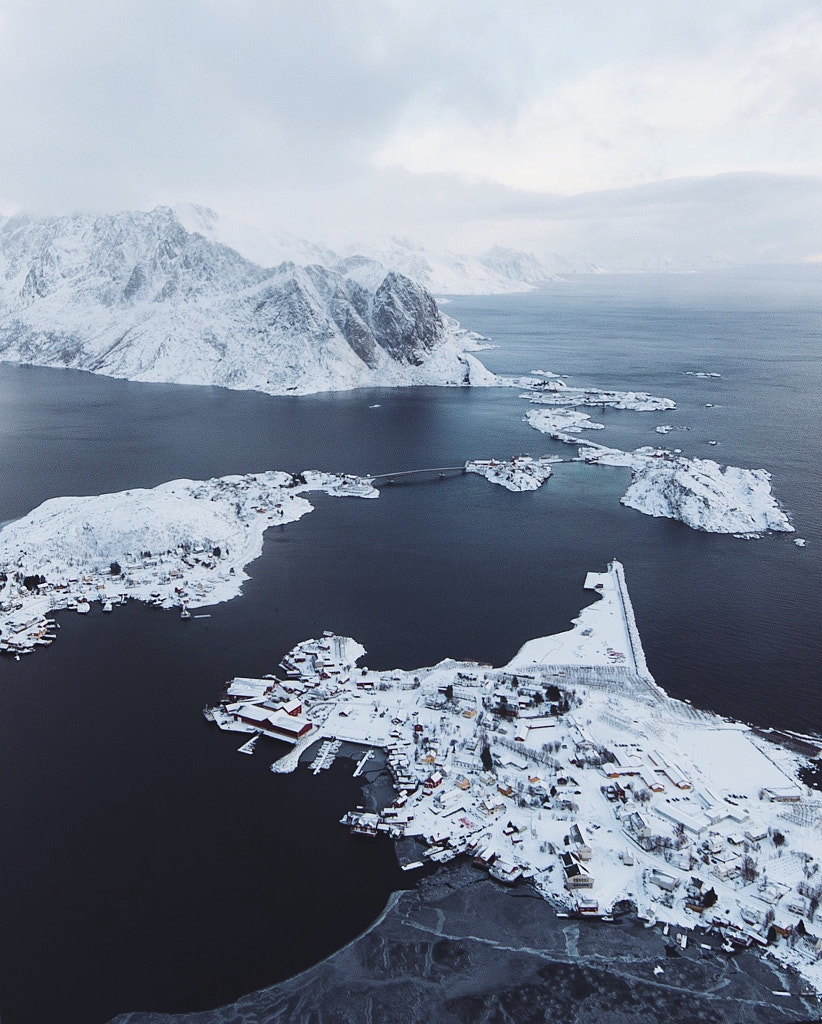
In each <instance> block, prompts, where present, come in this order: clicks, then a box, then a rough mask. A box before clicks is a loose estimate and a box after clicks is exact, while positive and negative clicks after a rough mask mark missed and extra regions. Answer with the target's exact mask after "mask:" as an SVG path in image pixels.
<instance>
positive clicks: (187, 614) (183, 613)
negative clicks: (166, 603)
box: [180, 605, 191, 619]
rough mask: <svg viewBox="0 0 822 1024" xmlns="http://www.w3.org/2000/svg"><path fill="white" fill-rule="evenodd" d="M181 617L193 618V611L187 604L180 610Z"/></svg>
mask: <svg viewBox="0 0 822 1024" xmlns="http://www.w3.org/2000/svg"><path fill="white" fill-rule="evenodd" d="M180 618H181V619H190V618H191V612H190V611H189V610H188V608H186V606H185V605H183V609H182V611H181V612H180Z"/></svg>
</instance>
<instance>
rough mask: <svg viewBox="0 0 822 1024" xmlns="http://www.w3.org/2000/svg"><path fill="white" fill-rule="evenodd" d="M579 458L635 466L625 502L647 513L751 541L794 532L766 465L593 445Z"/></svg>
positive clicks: (630, 506)
mask: <svg viewBox="0 0 822 1024" xmlns="http://www.w3.org/2000/svg"><path fill="white" fill-rule="evenodd" d="M579 456H580V458H581V459H582V460H584V461H585V462H588V463H592V464H596V465H606V466H629V467H630V469H631V484H630V486H629V488H628V490H627V491H626V492H625V494H624V495H623V496H622V498H621V499H620V501H621V502H622V504H623V505H625V506H627V507H628V508H633V509H636V510H637V511H639V512H643V513H644V514H645V515H649V516H664V517H666V518H668V519H677V520H679V521H680V522H683V523H685V524H686V525H687V526H690V527H691V528H692V529H694V530H703V531H705V532H707V533H728V534H733V535H734V536H735V537H743V538H746V539H752V538H755V537H762V536H764V535H765V534H766V533H771V532H774V533H793V532H794V527H793V525H792V524H791V521H790V518H789V517H788V515H787V513H786V512H785V511H784V510H783V509H782V508H781V507H780V505H779V502H778V501H777V500H776V498H775V497H774V495H773V492H772V490H771V474H770V473H769V472H768V471H767V470H765V469H740V468H739V467H737V466H726V467H725V468H724V469H723V468H722V467H721V466H720V465H719V464H718V463H716V462H713V461H712V460H711V459H688V458H686V457H685V456H684V455H681V454H679V453H677V452H670V451H667V450H665V449H660V448H638V449H637V450H636V451H633V452H623V451H620V450H619V449H617V448H606V447H604V446H602V445H593V444H591V443H586V444H585V445H581V446H580V448H579Z"/></svg>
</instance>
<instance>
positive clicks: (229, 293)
mask: <svg viewBox="0 0 822 1024" xmlns="http://www.w3.org/2000/svg"><path fill="white" fill-rule="evenodd" d="M215 217H216V215H214V214H213V213H212V212H211V211H208V210H205V209H200V208H196V209H195V208H192V209H190V210H188V215H187V217H186V220H187V223H188V224H189V226H195V225H196V224H199V225H200V226H202V227H203V230H204V231H205V232H209V233H211V234H212V235H213V233H214V222H215ZM340 269H341V270H343V272H342V273H341V272H339V271H338V270H333V269H328V268H326V267H323V266H319V265H317V264H311V265H308V266H305V265H300V264H299V263H298V262H296V261H294V262H284V263H281V264H280V265H279V266H277V267H274V268H273V269H266V268H263V267H261V266H258V265H257V264H255V263H252V262H251V261H250V260H247V259H246V258H244V257H243V256H241V255H240V254H239V253H238V252H236V251H235V250H234V249H232V248H230V247H228V246H226V245H223V244H222V243H220V242H217V241H215V240H213V238H210V237H207V235H206V234H205V233H201V232H199V231H190V230H188V228H187V227H186V226H184V224H183V223H182V222H181V219H180V216H179V215H178V213H176V212H175V211H173V210H171V209H169V208H168V207H158V208H157V209H155V210H153V211H151V212H150V213H121V214H116V215H113V216H104V217H79V216H78V217H62V218H48V219H42V220H37V219H32V218H25V217H17V218H11V219H10V220H8V221H6V222H4V223H2V224H0V358H2V359H6V360H15V361H20V362H27V363H34V364H39V365H46V366H67V367H72V368H76V369H84V370H91V371H93V372H96V373H104V374H108V375H110V376H116V377H126V378H129V379H133V380H145V381H164V382H172V383H189V384H218V385H222V386H225V387H233V388H253V389H257V390H263V391H268V392H271V393H283V392H286V391H298V392H311V391H320V390H338V389H341V388H351V387H358V386H365V385H380V384H414V383H428V384H437V383H464V382H466V380H467V379H470V373H469V372H468V371H469V370H470V365H469V364H468V363H467V362H466V360H465V358H464V357H463V354H462V353H463V350H464V349H465V348H466V347H469V346H468V343H467V339H466V337H465V336H464V335H462V334H461V332H459V330H458V328H457V326H456V325H455V324H453V323H452V322H450V321H449V322H446V321H445V320H444V319H443V317H442V316H441V315H440V313H439V310H438V309H437V306H436V303H435V301H434V300H433V298H432V297H431V296H430V295H429V294H428V293H427V292H426V291H425V290H424V289H423V288H422V287H420V285H418V284H416V283H415V282H413V281H411V280H409V279H408V278H406V277H404V276H403V275H402V274H400V273H397V272H387V273H386V272H384V271H382V269H381V268H380V267H379V266H378V265H376V264H373V263H371V262H369V261H362V262H361V263H359V264H358V263H356V261H355V262H354V263H352V265H351V268H350V269H351V273H350V274H348V273H346V272H345V268H340Z"/></svg>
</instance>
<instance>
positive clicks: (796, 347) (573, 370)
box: [0, 268, 822, 1024]
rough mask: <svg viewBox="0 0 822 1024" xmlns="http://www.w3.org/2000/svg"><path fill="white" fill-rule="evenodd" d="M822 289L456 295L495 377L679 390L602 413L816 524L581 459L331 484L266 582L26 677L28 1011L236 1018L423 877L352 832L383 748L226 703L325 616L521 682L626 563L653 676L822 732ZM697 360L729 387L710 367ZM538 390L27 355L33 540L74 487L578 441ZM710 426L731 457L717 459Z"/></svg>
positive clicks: (13, 900)
mask: <svg viewBox="0 0 822 1024" xmlns="http://www.w3.org/2000/svg"><path fill="white" fill-rule="evenodd" d="M819 281H820V275H819V274H818V273H814V270H813V268H809V269H807V270H805V271H801V272H792V273H790V274H787V275H786V274H785V273H784V272H781V273H779V274H777V272H771V271H767V270H763V271H759V272H758V274H757V275H752V276H749V277H747V278H743V277H740V276H733V277H731V276H729V275H722V274H714V275H688V276H684V275H683V276H680V275H678V276H670V275H668V276H665V277H659V278H649V277H643V278H615V279H611V278H586V279H579V280H577V281H573V282H571V283H567V282H564V283H557V285H556V286H554V287H552V288H550V289H548V290H547V291H545V292H541V293H539V294H532V295H525V296H511V297H504V298H496V297H495V298H493V299H487V298H470V299H468V298H466V299H460V300H454V301H452V302H451V303H450V304H449V305H447V306H446V307H445V309H446V311H447V312H449V313H450V314H452V315H455V316H457V317H458V319H460V320H461V321H462V322H463V324H464V325H465V326H466V327H469V328H472V329H475V330H478V331H480V332H482V333H484V334H487V335H489V336H490V337H491V338H492V340H493V343H494V344H496V345H497V346H498V347H497V348H496V349H494V350H491V351H488V352H486V353H484V355H483V358H484V360H485V361H486V363H487V364H488V365H489V366H490V367H491V368H492V369H495V370H499V371H501V372H505V373H516V374H520V373H527V372H528V371H529V370H531V369H534V368H539V369H545V370H551V371H554V372H560V373H566V374H568V375H569V382H570V383H572V384H580V385H596V386H601V387H614V388H620V389H625V390H627V389H637V390H645V391H649V392H651V393H653V394H657V395H664V396H667V397H671V398H674V399H675V400H676V401H677V403H678V408H677V410H676V411H675V412H672V413H662V414H652V413H631V412H619V411H615V410H606V411H604V412H602V413H600V412H599V411H598V410H592V413H593V414H594V418H595V419H598V420H600V421H601V422H604V423H605V424H606V428H607V429H606V430H604V431H599V432H597V433H596V434H595V435H592V436H593V438H594V439H595V440H597V441H600V442H603V443H608V444H612V445H614V446H617V447H636V446H638V445H640V444H653V443H658V442H659V441H660V440H662V439H661V438H660V435H658V434H656V433H655V432H654V430H653V428H654V426H656V425H658V424H661V423H671V424H673V425H675V426H677V427H682V428H687V429H682V430H677V431H675V432H673V433H671V434H668V435H667V436H666V438H665V439H664V441H663V443H666V444H668V445H669V446H671V447H673V446H676V447H680V448H682V449H683V451H684V452H685V453H686V454H687V455H690V456H698V457H707V458H715V459H717V460H718V461H720V462H723V463H726V462H727V463H731V464H733V465H739V466H744V467H749V468H754V467H764V468H766V469H768V470H770V471H771V472H772V473H773V475H774V489H775V492H776V494H777V495H778V496H779V498H780V499H781V500H782V501H783V503H784V505H785V506H786V507H787V508H788V509H789V511H790V512H791V514H792V516H793V518H794V521H795V524H796V526H797V534H796V536H800V537H804V538H806V539H807V541H808V546H807V547H806V548H804V549H799V548H797V547H796V546H795V545H794V544H793V543H792V537H791V536H778V537H769V538H764V539H762V540H758V541H741V540H737V539H735V538H731V537H714V536H709V535H705V534H699V533H696V532H694V531H692V530H690V529H688V528H687V527H685V526H683V525H682V524H679V523H673V522H670V521H667V520H654V519H651V518H649V517H646V516H643V515H641V514H640V513H638V512H635V511H632V510H628V509H624V508H622V507H621V506H620V505H619V496H620V495H621V494H622V493H623V492H624V490H625V487H626V486H627V482H628V478H629V474H628V471H627V470H623V469H608V468H604V467H586V466H581V465H576V464H566V465H561V466H558V467H557V471H556V474H555V476H554V477H553V478H552V479H551V480H550V481H549V482H548V483H547V484H546V486H545V487H543V488H542V489H541V490H540V491H538V492H536V493H531V494H510V493H509V492H507V491H505V490H503V489H501V488H499V487H494V486H492V485H491V484H489V483H487V482H486V481H485V480H482V479H480V478H479V477H474V476H463V477H455V478H451V479H445V480H437V479H435V480H433V481H431V482H429V483H421V484H402V485H400V484H395V485H394V486H388V487H385V488H383V490H382V493H381V496H380V498H379V499H378V500H376V501H364V500H355V499H332V498H328V497H325V496H318V497H317V498H315V499H312V500H313V503H314V504H315V506H316V510H315V511H314V512H313V513H312V514H310V515H309V516H306V517H305V518H304V519H303V520H301V521H300V522H299V523H296V524H293V525H290V526H288V527H285V528H282V529H276V530H272V531H271V532H270V533H269V534H268V535H267V540H266V547H265V550H264V552H263V555H262V557H261V558H260V559H259V560H258V561H256V562H254V563H253V564H252V565H251V566H250V567H249V572H250V575H251V576H252V579H251V580H250V581H249V582H248V583H246V585H245V587H244V592H243V596H242V597H240V598H238V599H237V600H235V601H233V602H230V603H228V604H224V605H219V606H216V607H214V608H212V609H208V611H209V612H210V613H211V618H208V619H195V620H192V621H190V622H187V623H183V622H181V621H180V619H179V617H178V616H177V615H176V614H174V613H173V612H172V613H164V612H161V611H158V610H156V609H151V608H146V607H143V606H138V605H136V604H135V605H130V606H127V607H125V608H122V609H118V610H116V611H115V613H114V614H113V615H106V616H104V615H102V614H101V613H100V612H99V609H96V608H95V609H94V611H93V612H92V613H91V614H90V615H88V616H85V617H81V616H77V615H76V614H74V613H62V614H61V615H59V616H58V618H59V621H60V623H61V626H62V628H61V630H60V633H59V639H58V641H57V643H55V644H54V645H53V646H52V647H50V648H48V649H44V650H40V651H38V652H37V653H36V654H34V655H32V656H30V657H28V658H24V659H22V660H21V661H20V662H19V663H18V662H14V661H11V660H8V659H3V660H2V661H0V822H2V828H3V840H2V843H0V921H2V927H1V928H0V1013H2V1015H3V1019H4V1022H5V1024H42V1022H46V1021H49V1022H52V1021H54V1020H60V1021H62V1022H71V1021H78V1022H80V1021H82V1022H86V1024H95V1022H98V1021H100V1022H102V1021H105V1020H107V1019H108V1018H110V1017H111V1016H113V1015H114V1014H116V1013H119V1012H124V1011H127V1010H130V1009H138V1008H142V1009H154V1010H185V1009H198V1008H205V1007H209V1006H215V1005H218V1004H220V1003H223V1002H226V1001H228V1000H230V999H232V998H234V997H236V996H238V995H240V994H241V993H242V992H245V991H249V990H251V989H253V988H256V987H260V986H263V985H265V984H268V983H272V982H274V981H277V980H278V979H280V978H283V977H286V976H287V975H289V974H292V973H294V972H295V971H297V970H299V969H301V968H302V967H305V966H307V965H308V964H310V963H312V962H315V961H316V960H317V959H319V958H320V957H322V956H324V955H325V954H327V953H328V952H330V951H331V950H333V949H335V948H338V947H339V946H340V945H342V944H343V943H344V942H346V941H347V940H348V939H350V938H353V937H354V936H355V935H356V934H357V933H358V932H359V931H361V930H362V929H363V928H364V927H366V926H367V925H368V924H369V923H370V922H371V921H372V920H373V919H374V917H375V916H376V915H377V914H378V913H379V911H380V909H381V908H382V906H383V905H384V902H385V899H386V897H387V894H388V893H389V892H390V891H391V889H393V888H396V887H397V886H399V885H401V884H403V883H407V882H408V879H407V877H406V876H404V875H403V874H402V873H401V872H399V870H398V869H397V867H396V864H395V863H394V859H393V853H392V851H391V847H390V845H389V844H388V843H368V842H365V841H359V842H358V841H357V840H356V839H354V838H353V837H351V836H349V835H348V833H347V832H346V831H345V830H344V829H342V828H340V826H339V825H337V823H336V822H337V819H338V818H339V816H340V814H341V813H342V811H343V810H344V809H346V808H347V807H349V806H351V805H352V804H356V803H357V802H358V801H359V796H358V789H357V787H356V783H355V780H353V779H352V778H351V765H350V762H345V761H340V762H338V763H337V765H335V767H334V768H333V769H332V770H331V772H329V773H327V774H322V775H319V776H316V777H315V776H313V775H311V774H309V773H308V772H307V771H305V769H303V770H301V771H299V772H297V773H296V774H295V775H292V776H287V777H282V776H274V775H272V774H271V773H269V772H268V771H267V767H268V764H269V763H270V761H271V760H273V759H274V757H275V756H277V755H278V753H279V750H277V748H276V746H275V745H274V744H273V743H272V744H269V745H268V746H267V747H266V746H263V747H260V748H258V750H257V752H256V754H255V755H254V756H253V757H251V758H247V757H242V756H239V755H237V754H236V753H235V749H236V747H237V746H239V743H240V742H241V737H235V736H231V735H224V734H221V733H219V732H218V731H217V730H216V729H214V728H213V727H209V726H207V724H206V723H205V722H204V721H203V719H202V717H201V715H200V709H201V708H202V706H203V705H204V704H206V703H207V702H211V701H213V700H215V699H216V698H217V697H218V695H219V693H220V690H221V687H222V684H223V682H224V681H225V680H226V679H227V678H229V677H231V676H233V675H262V674H264V673H267V672H273V671H275V670H276V666H277V663H278V661H279V659H280V657H281V656H282V654H283V653H285V651H286V650H288V648H290V647H291V646H292V645H293V644H295V643H296V642H298V641H300V640H303V639H305V638H307V637H309V636H316V635H318V634H319V633H320V632H321V631H322V630H323V629H333V630H335V631H337V632H341V633H346V634H348V635H352V636H355V637H357V638H358V639H359V640H360V641H361V642H362V643H363V644H364V645H365V646H366V648H367V649H368V655H367V657H366V661H367V663H368V664H370V665H372V666H378V667H385V668H389V667H392V666H402V667H406V668H410V667H413V666H416V665H426V664H431V663H433V662H435V661H437V660H439V659H440V658H443V657H449V656H451V657H456V658H474V659H477V660H481V661H487V662H491V663H493V664H502V663H504V662H505V661H506V660H507V659H508V658H510V656H511V655H512V654H513V653H514V652H515V651H516V649H517V648H518V647H519V646H520V645H521V643H523V642H524V641H525V640H526V639H528V638H530V637H533V636H538V635H543V634H545V633H550V632H555V631H559V630H562V629H564V628H567V626H568V625H569V621H570V619H571V618H572V617H573V616H574V615H575V614H576V612H577V611H578V610H579V608H580V607H581V606H582V605H584V604H587V603H589V602H590V600H591V595H589V594H586V593H585V592H584V591H583V590H582V588H581V585H582V582H583V579H584V576H585V573H586V571H588V570H589V569H594V570H601V569H603V568H604V565H605V563H606V562H607V561H608V560H609V559H610V558H612V557H617V558H619V559H620V560H621V561H622V562H623V563H624V564H625V567H626V575H627V579H628V585H629V588H630V590H631V594H632V598H633V603H634V607H635V611H636V615H637V620H638V624H639V628H640V632H641V634H642V638H643V642H644V645H645V649H646V654H647V658H648V663H649V666H650V668H651V671H652V672H653V673H654V675H655V676H656V678H657V680H658V682H659V683H660V684H661V685H662V686H664V687H665V688H666V689H668V690H669V691H670V692H672V693H673V694H675V695H676V696H678V697H681V698H687V699H690V700H692V701H693V702H694V703H695V704H697V705H700V706H704V707H707V708H710V709H712V710H715V711H718V712H720V713H722V714H727V715H732V716H734V717H737V718H741V719H744V720H746V721H751V722H755V723H757V724H760V725H774V726H779V727H783V728H790V729H796V730H800V731H813V730H822V696H821V695H820V693H819V687H818V677H819V668H820V664H821V663H822V643H821V642H820V637H819V626H818V624H819V612H818V597H817V589H818V581H819V579H820V569H822V517H821V515H820V508H822V485H821V484H820V479H819V473H818V464H819V452H820V444H819V442H820V433H821V432H822V431H821V430H820V425H819V420H818V415H817V412H816V396H817V395H818V394H819V393H820V387H822V359H821V358H820V355H821V353H820V327H821V325H822V299H821V298H820V295H821V294H822V293H820V291H819V287H818V286H819ZM687 371H711V372H718V373H721V374H722V376H721V377H720V378H708V379H705V378H698V377H694V376H690V375H688V374H687ZM518 396H519V390H518V389H515V388H512V389H494V390H477V391H472V390H467V389H432V388H426V389H415V390H400V391H369V392H354V393H348V394H342V395H326V396H316V397H307V398H299V399H297V398H270V397H267V396H263V395H256V394H251V393H236V392H228V391H223V390H220V389H208V388H206V389H198V388H182V387H174V386H154V385H139V384H131V383H128V382H122V381H113V380H108V379H106V378H101V377H93V376H91V375H88V374H79V373H74V372H70V371H56V370H42V369H36V368H29V367H13V366H0V457H1V458H2V469H3V472H2V474H0V521H4V520H9V519H13V518H16V517H18V516H20V515H22V514H24V513H25V512H26V511H28V510H29V509H30V508H32V507H34V506H35V505H36V504H38V503H39V502H41V501H42V500H44V499H45V498H47V497H51V496H54V495H60V494H94V493H100V492H103V491H109V490H120V489H124V488H127V487H138V486H153V485H155V484H157V483H160V482H161V481H163V480H169V479H173V478H177V477H191V478H203V477H209V476H216V475H223V474H226V473H245V472H252V471H255V470H263V469H288V470H292V471H297V470H301V469H306V468H317V469H328V470H347V471H354V472H362V473H365V472H374V473H381V472H386V471H389V470H399V469H404V468H420V467H438V466H455V465H459V464H460V463H462V462H464V461H465V460H466V459H468V458H483V457H491V456H493V457H499V458H504V457H510V456H511V455H515V454H518V453H521V452H530V453H532V454H543V453H551V452H555V453H557V454H560V455H563V456H567V455H568V454H569V450H568V449H567V448H564V447H563V446H561V445H556V444H554V443H553V442H551V441H550V440H548V439H547V438H545V437H544V436H543V435H540V434H538V433H537V432H536V431H534V430H532V429H531V428H530V427H529V426H528V425H527V424H525V423H524V422H523V421H522V417H523V415H524V413H525V412H526V411H527V408H528V406H527V404H526V402H525V401H523V400H522V399H521V398H519V397H518ZM709 440H717V441H718V442H719V444H718V445H716V446H709V445H708V444H707V442H708V441H709Z"/></svg>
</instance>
